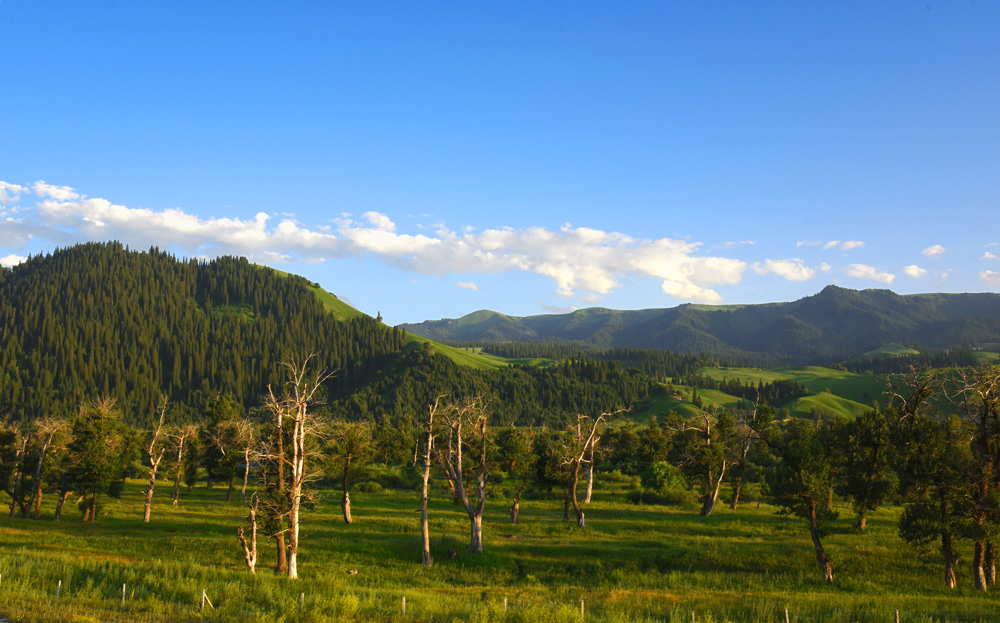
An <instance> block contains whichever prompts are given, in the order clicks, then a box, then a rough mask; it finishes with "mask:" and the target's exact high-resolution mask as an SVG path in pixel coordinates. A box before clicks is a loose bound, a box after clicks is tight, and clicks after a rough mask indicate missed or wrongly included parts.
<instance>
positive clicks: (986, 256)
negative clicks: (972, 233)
mask: <svg viewBox="0 0 1000 623" xmlns="http://www.w3.org/2000/svg"><path fill="white" fill-rule="evenodd" d="M979 259H981V260H1000V257H997V256H996V255H994V254H993V253H990V252H989V251H987V252H986V253H983V256H982V257H981V258H979Z"/></svg>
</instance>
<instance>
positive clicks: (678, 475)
mask: <svg viewBox="0 0 1000 623" xmlns="http://www.w3.org/2000/svg"><path fill="white" fill-rule="evenodd" d="M639 480H640V482H642V486H643V488H645V489H649V490H651V491H655V492H657V493H660V492H664V491H668V490H671V489H687V486H688V483H687V478H685V477H684V473H683V472H681V470H680V469H679V468H677V467H675V466H674V465H671V464H670V463H668V462H666V461H657V462H656V463H653V464H652V465H650V466H649V467H647V468H646V469H645V470H643V472H642V474H640V475H639Z"/></svg>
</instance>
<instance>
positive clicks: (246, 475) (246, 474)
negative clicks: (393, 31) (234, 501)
mask: <svg viewBox="0 0 1000 623" xmlns="http://www.w3.org/2000/svg"><path fill="white" fill-rule="evenodd" d="M249 479H250V444H249V443H248V444H247V447H246V449H245V450H244V451H243V488H242V489H240V495H241V496H242V497H243V505H244V506H246V503H247V481H248V480H249ZM188 493H190V490H189V491H188Z"/></svg>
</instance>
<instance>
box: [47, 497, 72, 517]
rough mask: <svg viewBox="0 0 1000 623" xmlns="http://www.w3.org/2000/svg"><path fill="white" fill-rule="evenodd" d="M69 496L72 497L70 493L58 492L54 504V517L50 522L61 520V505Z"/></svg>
mask: <svg viewBox="0 0 1000 623" xmlns="http://www.w3.org/2000/svg"><path fill="white" fill-rule="evenodd" d="M71 495H73V492H72V491H60V492H59V501H58V502H56V515H55V517H53V518H52V521H59V520H60V519H62V507H63V504H65V503H66V498H68V497H69V496H71Z"/></svg>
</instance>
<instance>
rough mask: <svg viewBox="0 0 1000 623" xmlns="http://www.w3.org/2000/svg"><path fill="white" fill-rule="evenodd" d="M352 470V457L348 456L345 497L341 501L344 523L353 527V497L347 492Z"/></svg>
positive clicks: (344, 482)
mask: <svg viewBox="0 0 1000 623" xmlns="http://www.w3.org/2000/svg"><path fill="white" fill-rule="evenodd" d="M350 470H351V455H350V454H348V455H347V457H346V458H345V459H344V480H343V488H344V496H343V497H342V498H341V500H340V509H341V510H342V511H344V523H346V524H347V525H351V524H352V523H353V522H354V519H353V518H351V496H350V494H349V493H348V491H347V488H348V475H349V474H350Z"/></svg>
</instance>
